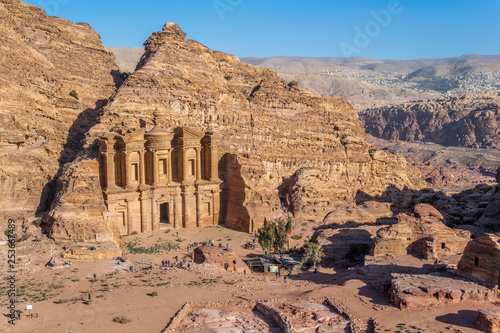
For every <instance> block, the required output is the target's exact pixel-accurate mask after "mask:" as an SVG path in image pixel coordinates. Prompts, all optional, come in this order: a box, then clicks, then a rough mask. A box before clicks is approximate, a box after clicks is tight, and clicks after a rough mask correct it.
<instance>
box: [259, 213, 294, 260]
mask: <svg viewBox="0 0 500 333" xmlns="http://www.w3.org/2000/svg"><path fill="white" fill-rule="evenodd" d="M290 223H291V222H290ZM287 225H288V223H287V224H285V221H283V220H277V221H273V222H267V223H266V224H265V225H264V228H262V229H260V230H259V244H260V245H262V247H263V248H264V249H265V250H267V251H274V252H277V253H279V255H280V257H281V256H283V253H285V249H286V248H287V247H288V235H287V233H288V232H287ZM290 228H291V227H290Z"/></svg>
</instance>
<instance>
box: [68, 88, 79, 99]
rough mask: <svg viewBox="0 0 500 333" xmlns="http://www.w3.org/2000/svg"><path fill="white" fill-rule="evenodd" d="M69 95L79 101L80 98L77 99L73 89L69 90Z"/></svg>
mask: <svg viewBox="0 0 500 333" xmlns="http://www.w3.org/2000/svg"><path fill="white" fill-rule="evenodd" d="M69 95H70V96H71V97H74V98H76V99H77V100H79V99H80V98H78V93H77V92H76V90H74V89H73V90H71V92H70V93H69Z"/></svg>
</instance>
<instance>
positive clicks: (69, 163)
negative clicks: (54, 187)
mask: <svg viewBox="0 0 500 333" xmlns="http://www.w3.org/2000/svg"><path fill="white" fill-rule="evenodd" d="M71 164H72V163H71V162H68V163H64V164H63V167H62V170H63V171H66V170H68V169H69V167H70V166H71Z"/></svg>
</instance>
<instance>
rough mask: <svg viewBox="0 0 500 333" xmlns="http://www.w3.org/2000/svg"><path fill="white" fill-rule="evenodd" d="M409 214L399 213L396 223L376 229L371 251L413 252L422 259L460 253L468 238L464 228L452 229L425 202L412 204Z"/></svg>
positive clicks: (380, 252) (468, 234)
mask: <svg viewBox="0 0 500 333" xmlns="http://www.w3.org/2000/svg"><path fill="white" fill-rule="evenodd" d="M413 211H414V213H413V214H407V213H400V214H398V215H397V216H396V219H397V221H398V223H396V224H395V225H393V226H391V227H387V228H382V229H380V230H378V231H377V237H376V238H375V248H374V249H373V255H375V256H378V255H385V254H387V253H393V254H410V253H413V254H417V255H422V256H424V257H425V258H426V259H438V258H439V259H440V258H441V257H442V256H444V255H454V254H458V253H461V252H462V251H463V250H464V248H465V246H466V245H467V242H468V241H469V240H470V233H469V232H468V231H465V230H453V229H451V228H449V227H447V226H446V225H444V224H443V223H442V222H441V221H442V220H443V216H442V215H441V213H440V212H439V211H438V210H437V209H435V208H434V207H432V206H431V205H428V204H422V203H419V204H416V205H415V206H414V208H413Z"/></svg>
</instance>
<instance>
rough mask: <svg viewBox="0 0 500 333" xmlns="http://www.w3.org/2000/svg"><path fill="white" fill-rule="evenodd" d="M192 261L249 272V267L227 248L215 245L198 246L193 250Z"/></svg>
mask: <svg viewBox="0 0 500 333" xmlns="http://www.w3.org/2000/svg"><path fill="white" fill-rule="evenodd" d="M193 261H194V262H195V263H197V264H203V263H205V264H208V265H214V266H217V267H220V268H222V269H225V270H227V271H230V272H231V271H234V272H238V273H245V274H250V273H251V271H250V268H248V266H247V265H246V264H245V263H244V262H243V260H241V258H240V257H238V256H237V255H236V254H235V253H234V252H231V251H229V249H226V248H221V247H216V246H207V245H205V246H200V247H198V248H196V249H195V250H194V257H193Z"/></svg>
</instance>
